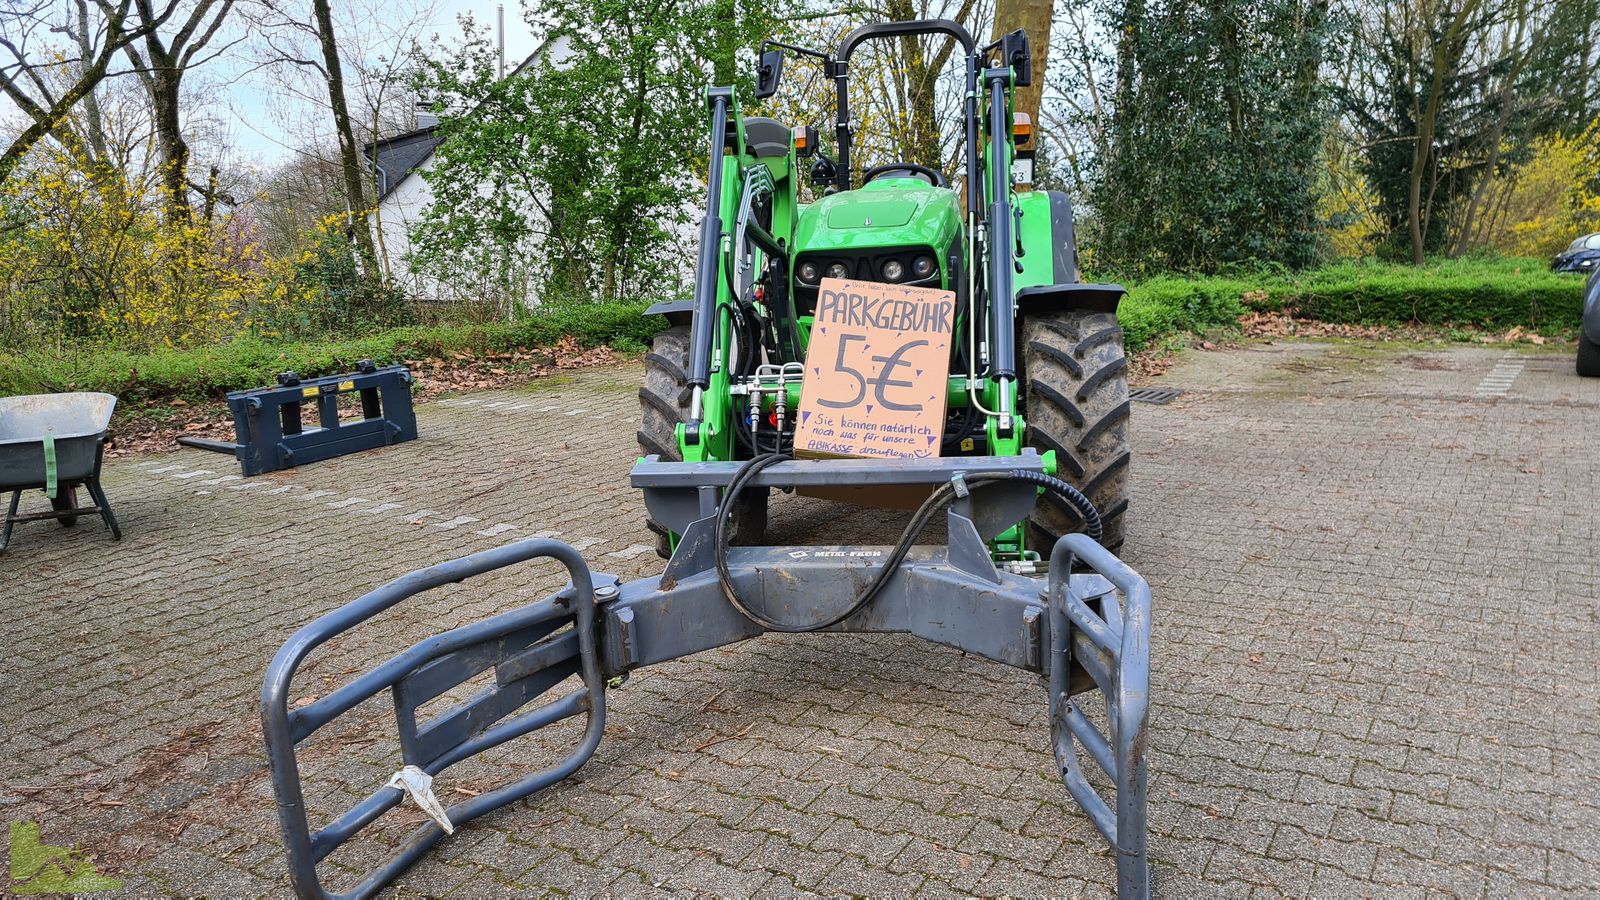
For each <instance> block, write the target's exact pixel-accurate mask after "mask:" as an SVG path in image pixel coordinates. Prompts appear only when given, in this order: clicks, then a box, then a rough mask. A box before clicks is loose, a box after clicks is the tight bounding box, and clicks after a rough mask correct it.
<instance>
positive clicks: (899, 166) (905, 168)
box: [861, 162, 950, 188]
mask: <svg viewBox="0 0 1600 900" xmlns="http://www.w3.org/2000/svg"><path fill="white" fill-rule="evenodd" d="M890 172H910V173H911V174H913V175H921V176H922V177H924V178H926V179H928V183H929V184H931V185H933V186H934V187H941V188H942V187H949V186H950V183H949V182H947V181H945V179H944V176H943V175H942V174H940V173H939V172H937V171H935V170H933V169H930V168H928V167H927V166H919V165H917V164H916V163H905V162H899V163H884V164H883V165H881V166H873V167H872V168H870V169H867V170H866V171H865V172H862V173H861V183H862V184H866V183H867V182H869V181H871V180H872V179H874V178H878V177H880V176H883V175H887V174H889V173H890Z"/></svg>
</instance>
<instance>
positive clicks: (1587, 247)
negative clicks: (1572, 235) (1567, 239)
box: [1550, 232, 1600, 275]
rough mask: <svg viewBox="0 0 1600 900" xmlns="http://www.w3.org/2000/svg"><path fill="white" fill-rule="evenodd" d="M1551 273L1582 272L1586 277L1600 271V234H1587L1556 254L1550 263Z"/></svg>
mask: <svg viewBox="0 0 1600 900" xmlns="http://www.w3.org/2000/svg"><path fill="white" fill-rule="evenodd" d="M1550 271H1552V272H1582V273H1583V274H1585V275H1587V274H1589V273H1590V272H1597V271H1600V232H1595V233H1594V234H1586V235H1584V236H1583V237H1581V238H1578V239H1577V240H1575V241H1573V242H1572V243H1571V244H1570V245H1568V246H1567V249H1565V250H1563V251H1561V252H1560V253H1558V254H1556V258H1555V259H1554V260H1553V261H1551V263H1550Z"/></svg>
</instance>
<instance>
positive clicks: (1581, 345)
mask: <svg viewBox="0 0 1600 900" xmlns="http://www.w3.org/2000/svg"><path fill="white" fill-rule="evenodd" d="M1578 374H1579V375H1586V376H1588V377H1590V378H1600V268H1597V269H1596V270H1595V271H1594V272H1593V273H1592V274H1590V276H1589V281H1588V283H1587V284H1585V285H1584V288H1583V327H1582V328H1581V329H1579V330H1578Z"/></svg>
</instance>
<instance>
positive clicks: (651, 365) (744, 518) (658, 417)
mask: <svg viewBox="0 0 1600 900" xmlns="http://www.w3.org/2000/svg"><path fill="white" fill-rule="evenodd" d="M690 396H691V392H690V390H689V326H687V325H674V326H672V327H670V328H668V329H666V330H665V331H662V332H660V333H658V334H657V335H656V336H655V339H654V340H653V341H652V342H651V344H650V352H649V353H646V354H645V356H644V386H643V387H641V388H639V411H640V416H639V432H638V439H639V452H640V453H641V454H644V455H645V456H650V455H655V456H659V457H661V458H662V459H663V460H669V461H673V462H676V461H678V460H681V459H683V454H681V453H679V452H678V434H677V431H678V423H679V422H682V421H684V420H685V419H687V418H688V417H689V400H690ZM644 524H645V527H646V528H649V529H650V530H651V531H652V532H653V533H654V534H655V536H656V553H658V554H660V555H661V558H662V559H669V558H671V556H672V540H671V537H670V536H669V532H668V530H667V527H666V526H665V525H662V524H661V523H660V522H657V521H655V520H654V519H649V518H646V519H645V523H644ZM730 524H731V525H732V526H733V543H735V544H746V545H748V544H755V543H759V542H760V540H761V537H762V535H763V534H765V532H766V530H767V492H766V491H763V490H754V489H752V490H747V491H744V492H743V493H741V494H740V495H739V507H738V509H735V510H734V511H733V520H732V522H731V523H730Z"/></svg>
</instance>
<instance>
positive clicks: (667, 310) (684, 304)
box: [644, 300, 694, 325]
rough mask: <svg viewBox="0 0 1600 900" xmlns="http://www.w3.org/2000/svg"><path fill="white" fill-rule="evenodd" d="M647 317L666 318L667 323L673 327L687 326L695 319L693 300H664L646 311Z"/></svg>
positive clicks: (653, 304) (651, 305)
mask: <svg viewBox="0 0 1600 900" xmlns="http://www.w3.org/2000/svg"><path fill="white" fill-rule="evenodd" d="M644 314H645V315H647V316H666V317H667V322H668V323H669V324H672V325H687V324H689V320H690V319H693V318H694V301H693V300H663V301H661V302H660V303H652V304H650V308H649V309H647V310H645V311H644Z"/></svg>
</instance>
